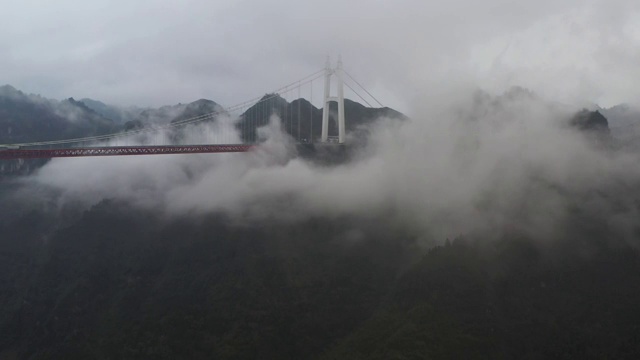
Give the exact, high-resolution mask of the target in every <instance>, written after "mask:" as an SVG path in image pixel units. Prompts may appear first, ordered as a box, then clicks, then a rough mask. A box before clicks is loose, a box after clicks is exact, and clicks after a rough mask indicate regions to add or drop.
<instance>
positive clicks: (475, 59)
mask: <svg viewBox="0 0 640 360" xmlns="http://www.w3.org/2000/svg"><path fill="white" fill-rule="evenodd" d="M51 6H53V5H51V4H49V3H43V2H41V1H35V0H31V1H23V2H19V3H14V4H11V5H10V6H7V7H5V9H4V11H3V14H1V15H0V24H2V25H0V26H1V29H2V31H1V32H0V34H1V35H0V45H1V46H0V48H3V49H7V50H6V52H7V54H6V55H7V56H6V57H5V56H3V60H2V61H3V63H4V64H3V65H4V67H3V68H5V69H12V71H11V72H8V73H7V74H6V79H5V81H6V82H9V83H11V84H13V85H14V86H16V87H18V88H21V89H24V90H26V91H28V92H35V93H43V95H47V96H53V97H57V98H67V97H70V96H74V97H76V98H82V97H92V98H97V99H99V100H103V101H107V102H115V103H119V104H125V105H141V106H147V105H154V106H158V105H163V104H172V103H176V102H189V101H193V100H194V99H198V98H209V99H213V100H215V101H217V102H220V103H222V104H224V105H232V104H236V103H239V102H241V101H244V100H246V99H248V98H253V97H255V96H259V95H261V94H263V93H266V92H268V91H271V90H273V89H275V88H278V87H279V86H281V85H283V84H285V83H289V82H290V81H293V80H295V79H296V78H298V77H300V76H304V75H306V74H308V73H311V72H312V71H314V70H316V69H318V68H320V67H322V65H323V63H324V58H325V56H326V55H327V54H332V55H334V56H335V55H336V54H338V53H342V55H343V58H344V60H345V64H346V66H347V69H349V70H352V72H353V73H354V75H356V77H357V78H358V79H360V80H361V81H362V82H364V83H365V85H367V86H368V87H371V88H375V89H379V90H378V91H379V93H381V94H390V95H389V96H388V98H386V99H382V100H383V102H384V103H385V104H386V105H389V106H392V107H393V106H401V107H403V108H401V109H400V110H405V111H406V110H408V109H410V108H411V107H410V104H407V103H409V102H411V100H414V99H415V100H419V99H421V98H422V97H423V95H424V93H425V92H434V93H435V95H437V92H438V89H440V88H443V87H447V85H448V84H450V83H452V82H463V83H464V84H463V85H465V86H467V85H469V83H472V84H473V85H475V86H479V87H487V88H489V90H491V91H494V92H500V91H503V90H505V89H507V88H509V87H511V86H513V85H521V86H525V87H528V88H531V89H533V90H536V91H537V92H539V93H541V94H549V96H550V97H557V98H559V99H558V100H563V101H569V102H574V103H575V102H581V103H582V102H602V103H605V104H611V103H615V102H622V101H631V100H634V99H637V98H638V95H640V93H638V91H639V90H637V89H636V87H635V86H634V85H633V83H632V80H631V79H633V78H635V76H633V75H632V74H637V72H638V71H639V70H637V67H636V66H635V64H637V60H638V52H637V50H636V49H638V48H639V47H638V45H640V44H639V43H640V37H639V36H638V34H639V30H638V25H637V24H639V23H640V22H638V21H637V20H638V16H640V15H639V11H638V9H637V7H636V6H635V2H634V1H632V0H616V1H607V2H605V1H600V0H592V1H578V0H571V1H563V2H557V1H546V0H545V1H536V2H531V1H504V0H490V1H484V2H476V1H469V0H457V1H430V2H424V1H417V0H403V1H397V2H393V3H390V2H384V1H374V2H371V1H363V0H358V1H350V2H349V3H344V2H338V1H322V2H320V1H311V2H305V3H304V4H300V3H299V2H294V1H284V0H280V1H275V2H269V3H268V4H267V3H263V2H258V1H243V2H226V1H225V2H222V1H202V0H192V1H188V2H181V3H175V2H169V1H140V2H126V1H110V2H91V3H85V4H80V5H79V4H77V3H76V2H71V1H66V0H65V1H59V2H56V4H55V7H56V8H55V13H56V14H58V15H56V16H51V12H52V8H51ZM505 49H506V50H505ZM391 94H393V96H392V95H391ZM385 100H387V101H385Z"/></svg>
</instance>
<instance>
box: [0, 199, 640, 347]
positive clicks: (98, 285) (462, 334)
mask: <svg viewBox="0 0 640 360" xmlns="http://www.w3.org/2000/svg"><path fill="white" fill-rule="evenodd" d="M612 201H614V200H612ZM7 204H11V202H8V203H7ZM18 204H19V203H18ZM16 208H18V209H19V208H20V207H19V206H18V207H16V206H13V205H12V206H11V211H9V209H5V208H3V209H0V211H6V212H7V213H8V214H9V215H8V216H6V215H5V214H2V215H3V216H2V217H0V231H1V232H0V233H1V234H3V236H2V237H0V248H1V249H2V251H0V288H1V289H2V290H3V291H1V292H0V356H2V357H3V358H11V357H10V355H13V358H24V359H102V358H104V359H132V358H153V359H210V358H213V359H256V358H259V359H381V360H382V359H421V358H433V359H449V358H459V359H486V358H491V359H518V358H526V359H548V358H557V357H558V354H561V356H560V357H562V358H570V359H578V358H580V359H581V358H629V359H634V358H638V356H640V343H639V342H638V341H637V334H638V332H637V324H638V323H639V322H640V310H639V309H638V306H637V303H638V301H640V287H639V285H638V284H640V253H639V252H638V250H637V249H636V248H634V247H633V245H630V244H627V243H626V242H624V241H617V240H616V239H614V238H608V237H606V236H607V230H606V229H607V227H608V226H609V225H608V224H607V222H608V219H602V218H599V216H600V215H598V214H594V215H593V216H592V218H588V219H583V220H580V221H575V220H577V219H578V218H579V217H580V216H582V215H580V214H577V213H575V214H573V215H571V217H572V218H573V220H571V219H570V220H568V223H572V224H573V225H572V227H571V232H570V233H564V234H563V235H561V238H559V239H554V240H553V241H549V242H548V243H543V244H540V243H537V242H536V241H533V240H528V239H526V238H522V237H518V236H511V237H509V236H506V235H499V234H496V235H495V237H491V238H486V239H484V238H478V239H466V238H457V239H453V241H446V242H445V244H444V245H443V246H437V247H434V248H430V249H425V248H423V247H421V246H419V245H418V243H417V241H418V240H417V239H416V238H415V237H414V236H413V235H412V234H410V233H407V232H406V231H404V230H401V229H398V227H397V226H395V225H393V224H390V223H387V222H386V220H385V219H383V218H379V219H378V218H372V219H368V220H366V219H357V218H353V217H350V218H349V219H343V220H339V219H336V218H321V217H320V218H318V217H312V218H309V219H306V220H301V221H297V222H283V223H281V222H278V221H272V220H269V221H266V220H265V221H262V222H259V221H258V222H247V223H235V225H234V224H233V223H232V222H230V221H229V220H228V218H227V217H225V216H224V215H222V214H209V215H206V216H204V217H203V218H194V216H193V215H192V214H185V215H184V216H181V217H177V218H173V219H167V218H166V216H164V215H162V214H161V213H155V212H153V211H144V210H139V209H136V208H135V207H132V206H130V205H128V204H124V203H119V202H116V201H109V200H105V201H103V202H101V203H99V204H97V205H95V206H94V207H92V208H91V209H89V210H87V211H85V212H83V213H81V214H80V215H79V216H78V217H76V218H75V220H73V221H67V222H66V225H64V226H61V225H57V223H56V217H55V216H54V215H53V214H50V213H47V212H46V210H44V209H34V210H33V211H25V212H22V213H19V212H17V211H16V210H15V209H16ZM594 230H596V231H594ZM354 231H355V232H357V233H358V234H360V235H359V238H360V240H358V241H347V240H346V239H345V237H344V234H347V233H353V232H354ZM600 231H604V233H600Z"/></svg>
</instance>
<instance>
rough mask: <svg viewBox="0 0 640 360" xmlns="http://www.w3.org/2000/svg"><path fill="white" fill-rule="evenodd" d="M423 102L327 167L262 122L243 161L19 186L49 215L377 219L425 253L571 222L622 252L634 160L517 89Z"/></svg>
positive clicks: (37, 180)
mask: <svg viewBox="0 0 640 360" xmlns="http://www.w3.org/2000/svg"><path fill="white" fill-rule="evenodd" d="M432 101H433V99H432V100H429V99H425V100H424V102H423V106H422V107H421V108H416V109H415V110H414V112H416V113H420V114H421V115H420V116H418V117H414V118H413V119H412V120H410V121H407V122H398V121H397V120H391V119H387V120H384V119H382V120H381V121H380V122H378V123H377V124H376V125H374V127H373V128H372V129H371V139H370V141H369V142H368V143H367V145H366V146H365V147H364V148H363V149H360V150H359V153H358V154H357V155H356V156H355V160H354V161H351V162H348V163H345V164H341V165H336V166H326V165H319V164H317V163H315V162H313V161H308V160H305V159H303V158H301V157H297V156H295V150H294V148H293V146H292V144H291V143H290V142H289V141H287V138H286V136H285V135H284V134H283V133H282V131H281V129H280V122H279V119H278V118H277V117H275V116H274V117H273V118H272V122H271V125H270V126H268V127H266V128H263V129H262V130H261V136H262V137H263V138H264V139H266V142H265V143H264V144H263V145H262V146H260V147H259V148H258V149H256V150H255V151H253V152H250V153H247V154H216V155H184V156H181V155H171V156H140V157H114V158H84V159H56V160H53V161H51V162H50V163H49V164H48V165H47V166H45V167H44V168H43V169H42V170H41V171H39V173H38V174H37V176H36V177H34V178H33V179H32V180H31V181H32V182H33V183H34V184H37V186H38V187H45V188H50V189H54V190H55V193H56V194H58V195H57V196H58V197H57V199H58V200H57V201H59V202H60V203H65V202H73V203H84V204H85V206H91V205H92V204H95V203H97V202H98V201H100V200H101V199H103V198H115V199H119V200H122V201H127V202H130V203H131V204H132V205H133V206H141V207H145V208H150V209H158V210H162V212H163V213H165V215H167V216H174V215H185V214H191V215H194V216H197V215H198V214H207V213H210V212H223V213H226V214H228V215H229V216H230V217H231V218H232V219H235V220H237V221H282V222H287V221H296V220H302V219H306V218H308V217H325V218H347V219H348V218H364V219H379V221H381V222H388V223H389V224H395V226H401V227H402V228H405V229H407V230H409V231H413V232H414V233H415V234H420V236H423V237H424V238H425V239H431V240H433V241H443V240H444V239H446V238H447V237H455V236H457V235H460V234H492V235H497V236H499V235H500V234H503V233H508V232H517V233H521V234H525V235H527V236H530V237H533V238H538V239H544V240H547V241H552V240H553V239H554V238H556V237H558V236H561V234H562V229H563V226H566V224H567V221H568V220H567V219H568V218H570V217H571V216H572V214H574V213H575V212H576V211H578V212H580V213H583V214H585V216H587V217H593V218H595V219H597V220H598V221H604V222H605V223H608V224H611V225H612V231H613V233H615V234H618V235H619V236H621V237H622V238H625V239H627V240H629V241H633V240H632V239H633V233H634V230H633V229H634V226H636V225H635V224H636V222H635V220H634V219H635V218H637V215H638V209H637V205H636V202H635V198H634V195H633V194H634V192H633V191H634V190H633V184H635V183H637V181H638V180H640V171H638V170H634V169H635V168H636V167H635V166H632V165H633V164H634V163H637V160H638V155H637V154H633V153H623V152H613V151H611V150H608V149H607V148H603V147H602V145H598V144H597V143H594V141H593V139H591V138H590V137H588V136H585V134H584V133H580V132H578V131H577V130H575V129H573V128H570V127H569V126H568V125H567V124H568V122H567V120H568V119H569V118H570V116H571V115H572V112H571V111H570V110H568V109H567V108H565V107H562V106H558V105H555V104H550V103H547V102H545V101H543V100H540V99H539V98H537V97H536V96H533V95H531V94H530V93H527V92H524V91H522V90H514V91H511V92H508V93H506V94H504V95H503V96H499V97H492V96H489V95H487V94H481V93H478V92H477V91H474V90H473V89H469V90H467V91H465V92H460V91H458V92H457V97H450V98H449V99H448V101H447V102H446V103H444V102H442V101H441V100H438V101H436V102H432ZM222 126H229V127H230V126H232V122H227V123H226V125H224V124H223V125H222ZM202 133H206V131H202V128H199V129H197V130H196V131H193V132H191V136H196V135H197V134H202ZM185 141H187V142H189V141H194V139H189V138H187V139H185ZM620 209H623V210H620Z"/></svg>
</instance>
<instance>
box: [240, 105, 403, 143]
mask: <svg viewBox="0 0 640 360" xmlns="http://www.w3.org/2000/svg"><path fill="white" fill-rule="evenodd" d="M344 112H345V119H346V123H345V129H346V131H347V133H350V132H354V131H356V130H357V129H358V128H359V127H361V126H363V125H370V124H371V123H373V122H374V121H376V120H378V119H381V118H394V119H401V120H406V119H407V117H406V116H405V115H403V114H402V113H400V112H398V111H396V110H393V109H391V108H387V107H383V108H368V107H365V106H363V105H361V104H359V103H357V102H355V101H352V100H349V99H345V100H344ZM337 113H338V103H337V102H335V101H332V102H331V103H330V105H329V134H337V133H338V127H337ZM272 114H276V115H278V116H279V117H280V119H281V123H282V128H283V130H284V131H285V132H286V133H288V134H289V135H291V136H292V137H294V138H295V139H300V141H301V142H303V143H306V142H317V141H319V139H320V136H321V134H322V109H319V108H316V107H315V106H314V105H313V104H311V103H310V102H309V101H308V100H306V99H296V100H293V101H292V102H288V101H287V100H286V99H284V98H282V97H281V96H280V95H278V94H266V95H264V96H263V97H262V99H260V100H259V101H258V102H257V103H256V104H255V105H253V106H251V107H250V108H248V109H247V110H245V111H244V112H243V113H242V115H241V117H240V121H239V122H238V123H237V124H236V127H237V128H238V129H239V130H240V131H241V134H242V139H243V140H244V141H256V139H257V134H256V129H257V128H259V127H261V126H265V125H266V124H268V123H269V118H270V117H271V115H272Z"/></svg>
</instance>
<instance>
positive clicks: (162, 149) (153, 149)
mask: <svg viewBox="0 0 640 360" xmlns="http://www.w3.org/2000/svg"><path fill="white" fill-rule="evenodd" d="M254 146H255V145H253V144H225V145H167V146H104V147H74V148H64V149H62V148H61V149H28V148H17V149H16V148H7V147H4V148H3V147H0V159H36V158H56V157H80V156H116V155H161V154H199V153H229V152H246V151H249V150H251V148H253V147H254Z"/></svg>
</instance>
